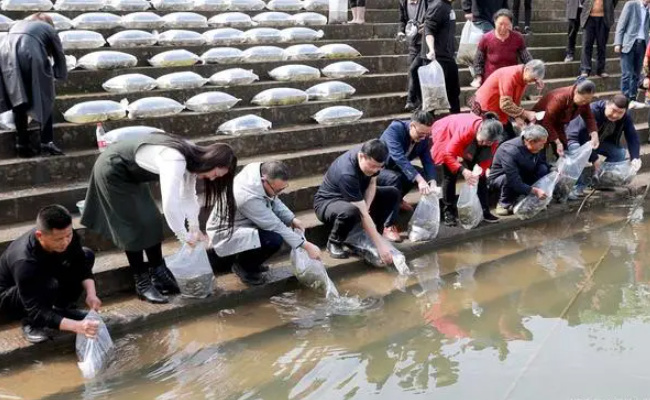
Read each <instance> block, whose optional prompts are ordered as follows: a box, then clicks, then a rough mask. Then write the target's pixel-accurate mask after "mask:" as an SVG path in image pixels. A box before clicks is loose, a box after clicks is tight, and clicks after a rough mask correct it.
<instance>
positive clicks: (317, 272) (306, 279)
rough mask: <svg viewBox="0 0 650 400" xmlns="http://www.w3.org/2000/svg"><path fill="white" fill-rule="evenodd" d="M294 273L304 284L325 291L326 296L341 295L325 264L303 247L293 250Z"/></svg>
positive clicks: (292, 263)
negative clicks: (311, 256)
mask: <svg viewBox="0 0 650 400" xmlns="http://www.w3.org/2000/svg"><path fill="white" fill-rule="evenodd" d="M291 266H292V267H293V274H294V275H295V276H296V278H297V279H298V281H299V282H300V283H302V284H303V285H305V286H307V287H309V288H311V289H314V290H317V291H322V292H325V298H328V299H329V298H330V297H339V292H338V290H336V286H334V283H333V282H332V280H331V279H330V277H329V276H328V275H327V270H326V269H325V265H323V262H322V261H320V260H312V259H311V258H310V257H309V255H308V254H307V251H305V249H303V248H302V247H298V248H297V249H293V250H292V251H291Z"/></svg>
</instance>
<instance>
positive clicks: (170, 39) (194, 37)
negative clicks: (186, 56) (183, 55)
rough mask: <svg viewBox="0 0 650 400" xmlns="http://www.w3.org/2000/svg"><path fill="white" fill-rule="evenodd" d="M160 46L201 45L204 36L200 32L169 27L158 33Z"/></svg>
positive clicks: (203, 41) (203, 42)
mask: <svg viewBox="0 0 650 400" xmlns="http://www.w3.org/2000/svg"><path fill="white" fill-rule="evenodd" d="M158 44H159V45H161V46H203V45H204V44H205V37H203V36H202V35H201V34H200V33H198V32H194V31H188V30H183V29H171V30H168V31H165V32H163V33H161V34H160V35H158Z"/></svg>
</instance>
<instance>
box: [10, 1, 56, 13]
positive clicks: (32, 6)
mask: <svg viewBox="0 0 650 400" xmlns="http://www.w3.org/2000/svg"><path fill="white" fill-rule="evenodd" d="M52 6H53V4H52V2H51V1H49V0H4V1H3V2H2V3H0V9H2V10H4V11H48V10H51V9H52Z"/></svg>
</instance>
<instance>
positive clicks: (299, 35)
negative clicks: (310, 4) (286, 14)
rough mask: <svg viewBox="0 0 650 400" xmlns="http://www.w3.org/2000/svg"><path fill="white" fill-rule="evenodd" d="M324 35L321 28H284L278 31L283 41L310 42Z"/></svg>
mask: <svg viewBox="0 0 650 400" xmlns="http://www.w3.org/2000/svg"><path fill="white" fill-rule="evenodd" d="M324 35H325V32H323V31H322V30H317V31H315V30H313V29H310V28H304V27H294V28H286V29H283V30H282V31H281V32H280V36H281V37H282V41H283V42H293V41H304V42H312V41H314V40H318V39H321V38H322V37H323V36H324Z"/></svg>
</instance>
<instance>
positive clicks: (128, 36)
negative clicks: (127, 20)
mask: <svg viewBox="0 0 650 400" xmlns="http://www.w3.org/2000/svg"><path fill="white" fill-rule="evenodd" d="M106 41H107V42H108V44H110V45H111V47H137V46H153V45H155V44H156V43H157V42H158V37H157V36H156V35H154V34H151V33H149V32H145V31H141V30H137V29H131V30H126V31H121V32H117V33H116V34H114V35H113V36H111V37H109V38H108V39H106Z"/></svg>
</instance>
